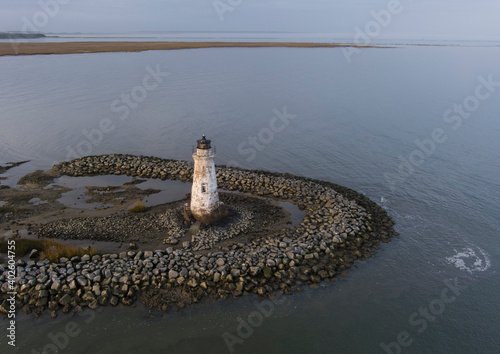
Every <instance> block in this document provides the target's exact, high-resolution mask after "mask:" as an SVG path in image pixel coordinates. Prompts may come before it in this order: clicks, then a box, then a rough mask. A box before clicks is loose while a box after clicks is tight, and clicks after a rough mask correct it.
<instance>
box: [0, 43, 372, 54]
mask: <svg viewBox="0 0 500 354" xmlns="http://www.w3.org/2000/svg"><path fill="white" fill-rule="evenodd" d="M234 47H248V48H262V47H266V48H270V47H274V48H277V47H287V48H334V47H368V46H367V45H360V44H340V43H300V42H111V41H110V42H49V43H21V42H13V43H0V56H2V55H33V54H78V53H100V52H141V51H145V50H170V49H196V48H234Z"/></svg>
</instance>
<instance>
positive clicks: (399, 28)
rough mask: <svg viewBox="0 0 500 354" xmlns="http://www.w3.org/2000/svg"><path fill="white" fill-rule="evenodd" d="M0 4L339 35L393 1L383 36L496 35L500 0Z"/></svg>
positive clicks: (78, 19)
mask: <svg viewBox="0 0 500 354" xmlns="http://www.w3.org/2000/svg"><path fill="white" fill-rule="evenodd" d="M391 3H392V7H391V6H390V5H389V4H391ZM398 3H399V4H398ZM42 4H47V5H46V6H43V5H42ZM0 6H1V11H0V31H20V30H23V29H31V30H33V28H34V29H36V30H38V31H40V32H45V33H46V32H94V33H117V32H123V33H125V32H137V31H251V32H252V31H264V32H324V33H332V34H337V35H346V34H353V33H354V32H355V28H356V27H358V28H360V29H361V30H363V31H365V29H367V30H370V27H366V26H369V25H368V24H369V23H370V21H375V19H374V17H373V12H378V13H380V11H383V10H387V9H388V7H390V8H391V9H392V10H393V14H391V18H390V19H387V17H383V16H382V17H381V18H382V20H380V19H379V22H380V23H382V24H383V26H381V27H380V28H381V34H380V36H381V37H382V36H387V37H401V38H408V37H409V38H417V39H418V38H429V37H432V38H456V39H497V40H500V0H432V1H431V0H401V1H398V0H383V1H380V0H40V1H38V0H0ZM382 13H385V14H387V12H384V11H383V12H382ZM383 21H387V23H383ZM372 25H373V23H372ZM372 29H373V30H376V27H372Z"/></svg>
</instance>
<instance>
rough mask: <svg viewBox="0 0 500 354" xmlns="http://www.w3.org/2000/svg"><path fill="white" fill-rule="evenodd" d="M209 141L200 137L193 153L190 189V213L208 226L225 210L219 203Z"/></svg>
mask: <svg viewBox="0 0 500 354" xmlns="http://www.w3.org/2000/svg"><path fill="white" fill-rule="evenodd" d="M210 142H211V141H210V140H207V139H206V138H205V135H202V137H201V139H200V140H198V141H197V143H198V145H197V146H196V151H194V152H193V160H194V172H193V187H192V188H191V205H190V208H191V213H192V214H193V216H194V218H195V219H196V220H199V221H201V222H202V223H204V224H210V223H212V222H214V221H216V220H217V219H219V218H220V217H222V216H224V215H225V214H226V208H225V207H224V206H223V203H221V202H219V193H218V192H217V178H216V174H215V163H214V160H215V151H214V150H212V147H211V146H210Z"/></svg>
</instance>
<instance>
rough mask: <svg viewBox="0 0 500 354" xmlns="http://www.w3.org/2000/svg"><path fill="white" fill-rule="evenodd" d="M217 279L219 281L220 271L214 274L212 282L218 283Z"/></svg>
mask: <svg viewBox="0 0 500 354" xmlns="http://www.w3.org/2000/svg"><path fill="white" fill-rule="evenodd" d="M219 281H220V273H219V272H217V273H215V274H214V282H215V283H218V282H219Z"/></svg>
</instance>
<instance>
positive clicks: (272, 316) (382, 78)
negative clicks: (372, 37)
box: [0, 47, 500, 353]
mask: <svg viewBox="0 0 500 354" xmlns="http://www.w3.org/2000/svg"><path fill="white" fill-rule="evenodd" d="M346 57H349V58H350V59H351V60H350V61H348V60H346ZM499 62H500V48H495V47H489V48H470V47H402V48H393V49H388V48H376V49H363V50H361V51H360V52H356V53H351V54H350V55H349V54H348V53H346V52H345V49H342V48H333V49H327V48H318V49H301V48H252V49H250V48H223V49H195V50H176V51H150V52H141V53H103V54H78V55H57V56H50V55H46V56H25V57H15V58H14V57H1V58H0V65H1V67H2V71H1V80H0V124H1V129H0V163H6V162H10V161H21V160H30V161H31V162H29V163H27V164H25V165H22V166H20V167H17V168H14V169H11V170H9V171H8V172H7V173H6V174H5V175H3V176H5V177H8V178H7V180H5V181H1V183H2V184H7V185H11V186H13V185H15V183H16V181H17V179H18V178H19V177H20V176H22V175H23V174H25V173H28V172H31V171H33V170H35V169H48V168H50V166H51V164H53V163H55V162H59V161H63V160H67V159H70V158H75V157H79V156H82V155H86V154H104V153H128V154H137V155H140V154H142V155H153V156H159V157H164V158H173V159H184V160H190V159H191V147H192V146H193V145H194V144H195V141H196V139H199V136H200V135H201V134H206V135H207V137H208V138H209V139H211V140H212V142H213V144H214V145H216V147H217V158H216V163H218V164H231V165H236V166H241V167H244V168H250V169H264V170H270V171H278V172H288V173H292V174H296V175H301V176H306V177H312V178H318V179H322V180H327V181H331V182H334V183H338V184H341V185H345V186H348V187H350V188H353V189H355V190H357V191H360V192H362V193H364V194H366V195H367V196H368V197H369V198H371V199H372V200H374V201H376V202H378V203H380V204H381V205H382V206H383V207H384V208H386V210H387V211H388V213H389V214H390V215H391V216H392V217H393V219H394V220H395V222H396V225H395V228H396V230H397V231H398V232H399V233H400V236H399V237H396V238H394V239H393V240H392V241H391V242H390V243H388V244H383V245H382V246H381V249H380V251H379V252H378V253H377V254H376V255H375V256H374V257H372V258H371V259H368V260H366V261H362V262H358V263H356V266H355V267H354V268H353V269H352V270H351V271H350V272H349V275H348V276H347V277H344V278H342V279H340V280H339V281H338V282H336V283H332V284H325V285H326V287H325V288H324V289H318V290H311V289H305V290H304V291H303V292H301V293H296V294H294V295H291V296H286V297H284V298H282V299H277V300H275V301H274V302H272V303H270V302H264V303H263V302H262V301H261V300H259V299H258V298H255V297H245V298H238V299H234V300H224V301H217V302H215V303H208V304H200V305H196V306H193V307H191V308H187V309H184V310H183V311H182V313H181V314H178V313H169V314H167V315H166V316H158V317H156V318H150V317H149V316H148V311H147V309H145V308H143V307H142V306H141V305H140V304H138V305H137V307H136V308H121V307H119V308H109V307H106V308H104V309H102V310H99V311H96V312H93V311H88V312H85V313H83V314H81V315H80V316H75V317H70V316H64V315H60V316H59V317H58V318H57V319H51V318H49V316H48V314H45V316H43V317H42V318H40V319H34V318H32V317H30V316H23V315H22V314H18V317H17V320H18V321H17V326H18V328H17V347H16V349H15V350H14V351H12V350H11V348H10V347H7V345H6V344H5V341H4V340H3V339H2V341H1V342H0V352H1V353H10V352H19V353H32V352H36V351H37V350H38V351H39V352H42V351H43V348H45V350H46V352H47V353H51V352H54V348H56V349H58V350H59V352H62V353H87V352H96V353H105V352H120V353H136V352H144V353H146V352H147V353H165V352H172V353H200V352H207V353H225V352H235V353H255V352H262V353H324V352H328V353H330V352H332V353H399V352H402V353H498V352H500V343H499V338H500V321H499V320H500V316H499V312H498V307H499V305H500V301H499V297H498V294H499V292H500V282H499V278H498V274H497V272H498V263H499V262H500V241H499V237H498V236H499V231H500V221H499V218H498V216H499V215H500V207H499V202H500V179H499V176H500V140H499V139H498V136H499V135H500V119H499V118H500V67H499V66H498V63H499ZM248 323H252V325H248ZM0 324H1V326H2V327H5V328H6V327H7V322H6V320H1V322H0ZM75 326H76V327H75ZM68 328H70V329H71V330H72V332H71V336H70V335H68V334H67V333H68V332H67V330H68ZM76 332H78V333H77V334H75V333H76ZM73 334H74V335H73ZM3 338H4V339H5V337H3ZM33 350H35V351H33Z"/></svg>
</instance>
